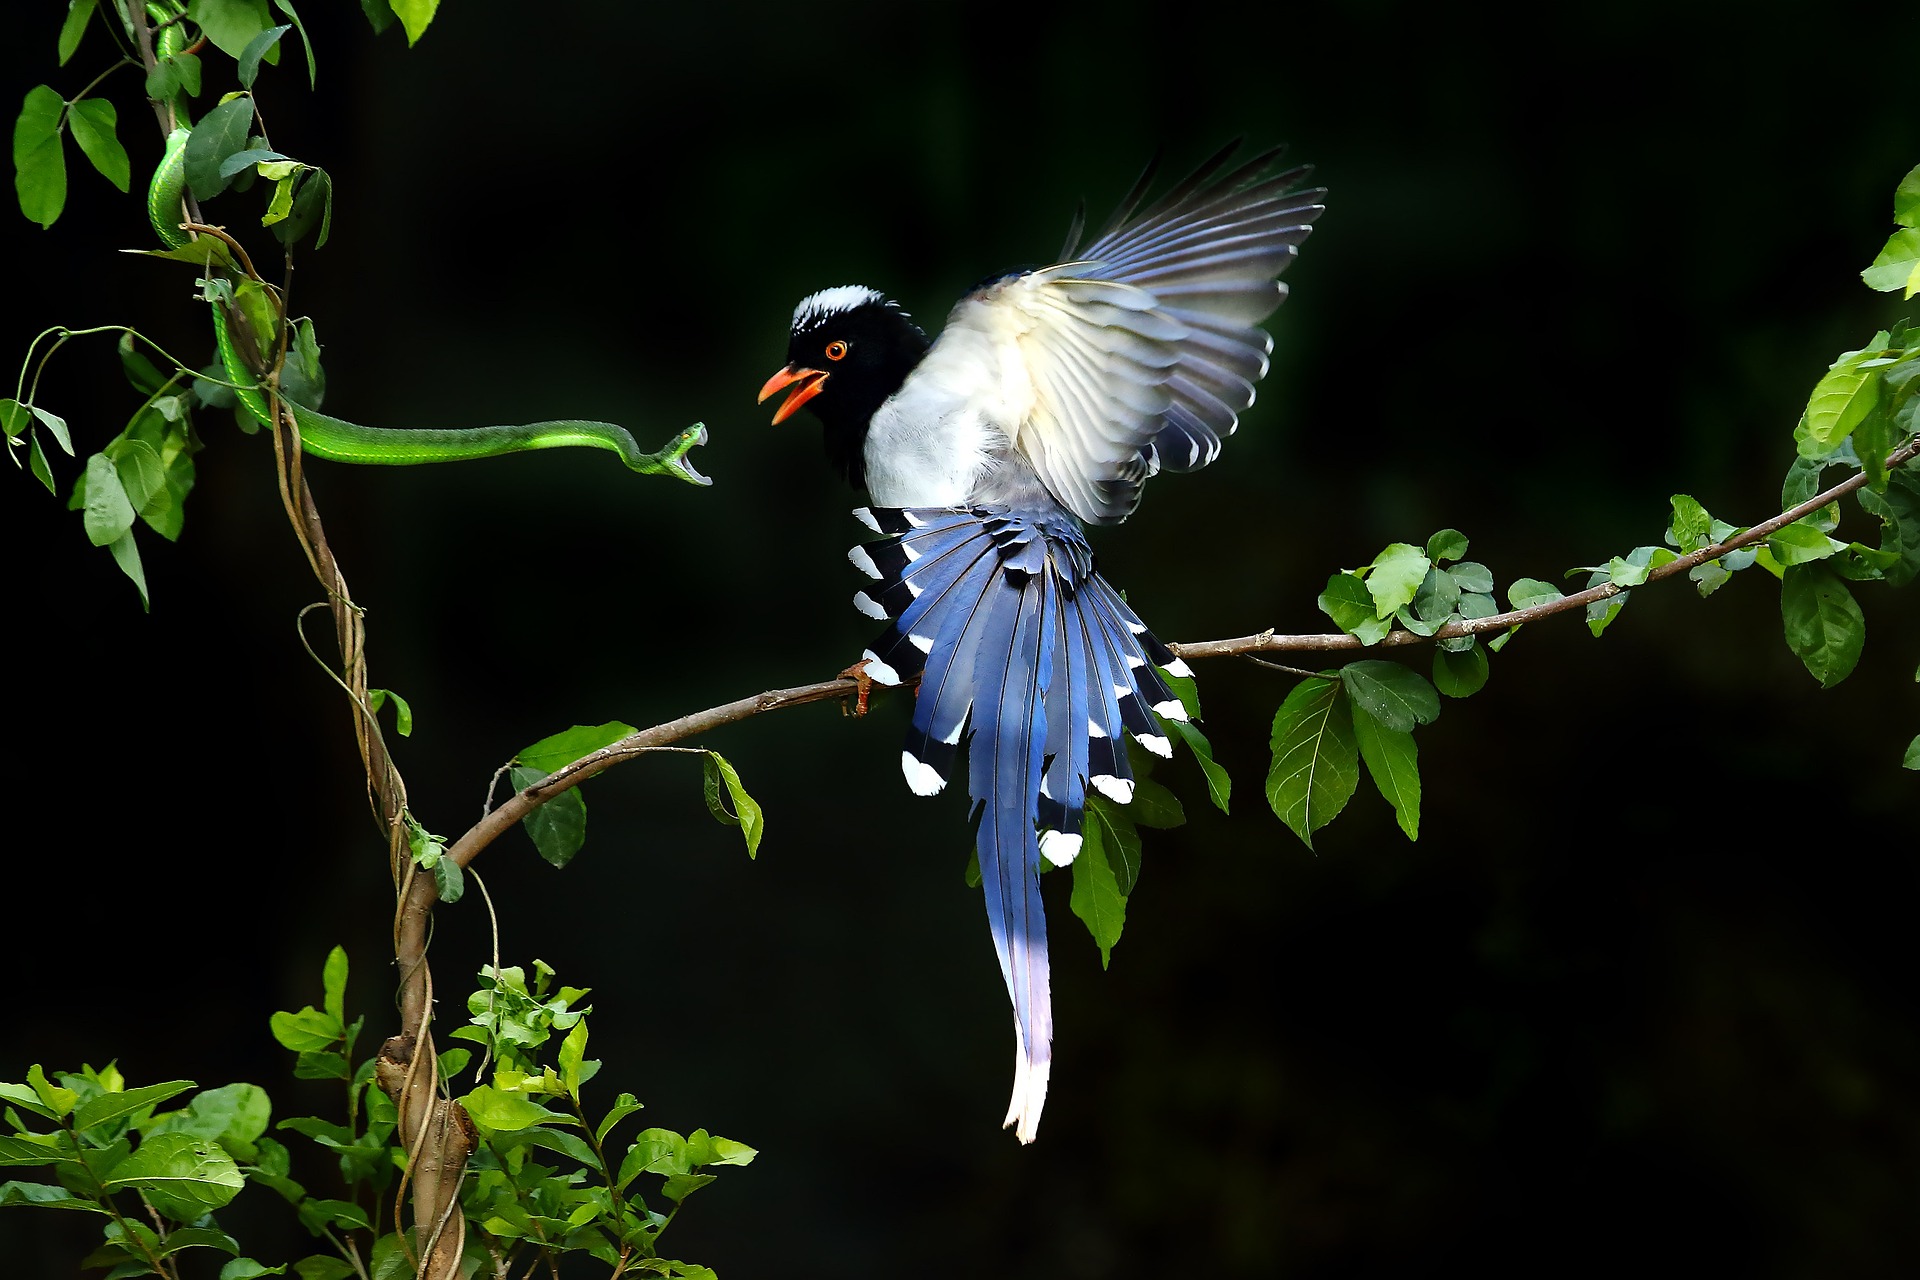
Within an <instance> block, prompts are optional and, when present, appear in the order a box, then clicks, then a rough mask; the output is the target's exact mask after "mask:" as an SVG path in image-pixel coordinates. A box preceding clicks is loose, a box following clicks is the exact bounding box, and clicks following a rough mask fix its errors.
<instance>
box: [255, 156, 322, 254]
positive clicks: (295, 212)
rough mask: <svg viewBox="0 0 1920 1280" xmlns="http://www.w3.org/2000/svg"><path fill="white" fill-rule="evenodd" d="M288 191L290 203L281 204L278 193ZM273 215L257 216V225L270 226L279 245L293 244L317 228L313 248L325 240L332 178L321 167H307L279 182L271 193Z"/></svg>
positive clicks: (320, 247)
mask: <svg viewBox="0 0 1920 1280" xmlns="http://www.w3.org/2000/svg"><path fill="white" fill-rule="evenodd" d="M288 191H291V192H292V200H291V202H290V204H289V205H288V206H287V207H285V208H282V207H281V204H280V197H281V194H282V193H284V192H288ZM274 210H275V211H276V213H275V215H274V216H269V217H266V218H262V219H260V225H261V226H272V227H273V235H274V238H275V239H276V240H278V241H279V242H280V243H281V244H283V245H293V244H296V243H298V242H299V241H301V240H303V239H305V238H306V236H307V233H309V232H311V231H313V230H314V229H315V228H316V227H317V228H319V232H320V234H319V236H318V237H317V238H316V239H315V240H314V248H316V249H323V248H325V247H326V244H327V228H328V227H329V226H330V225H331V224H332V221H333V179H332V178H331V177H329V176H328V174H327V171H326V170H325V169H314V168H307V169H303V170H301V171H300V172H299V173H297V174H294V175H293V176H292V177H290V178H287V179H286V180H284V181H283V182H281V183H280V186H279V189H278V190H277V191H276V192H275V194H274Z"/></svg>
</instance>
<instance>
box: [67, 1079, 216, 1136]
mask: <svg viewBox="0 0 1920 1280" xmlns="http://www.w3.org/2000/svg"><path fill="white" fill-rule="evenodd" d="M193 1087H194V1083H193V1081H191V1080H168V1081H165V1082H163V1083H161V1084H149V1085H142V1086H141V1087H140V1088H138V1089H125V1090H121V1091H119V1092H112V1093H102V1094H99V1095H98V1096H96V1097H93V1098H89V1099H88V1100H87V1101H86V1102H84V1103H82V1104H81V1105H80V1106H79V1107H78V1108H77V1109H76V1110H75V1111H74V1113H73V1127H74V1128H76V1129H91V1128H93V1126H94V1125H97V1124H105V1123H106V1122H107V1121H109V1120H118V1119H119V1118H120V1117H121V1116H126V1115H132V1114H133V1113H134V1112H136V1111H138V1110H140V1109H141V1108H142V1107H149V1106H154V1105H156V1104H158V1103H162V1102H165V1101H166V1100H167V1099H168V1098H172V1097H176V1096H178V1095H179V1094H182V1093H185V1092H186V1091H187V1090H189V1089H191V1088H193Z"/></svg>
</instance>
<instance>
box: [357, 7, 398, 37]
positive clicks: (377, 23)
mask: <svg viewBox="0 0 1920 1280" xmlns="http://www.w3.org/2000/svg"><path fill="white" fill-rule="evenodd" d="M360 12H362V13H364V14H366V15H367V22H368V24H369V25H371V26H372V27H373V34H375V35H379V34H380V33H381V32H383V31H385V30H386V29H387V28H388V27H390V26H392V25H393V18H394V13H393V7H392V6H391V5H390V4H388V3H387V0H360Z"/></svg>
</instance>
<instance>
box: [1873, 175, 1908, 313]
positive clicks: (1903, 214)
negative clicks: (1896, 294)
mask: <svg viewBox="0 0 1920 1280" xmlns="http://www.w3.org/2000/svg"><path fill="white" fill-rule="evenodd" d="M1893 220H1894V222H1895V223H1897V224H1898V225H1899V227H1900V230H1898V231H1896V232H1894V233H1893V234H1892V235H1891V236H1889V237H1888V238H1887V243H1886V245H1885V246H1884V247H1883V248H1882V249H1881V250H1880V253H1879V256H1878V257H1876V258H1874V260H1873V263H1872V265H1870V266H1869V267H1867V269H1866V270H1865V271H1862V272H1861V273H1860V278H1861V279H1862V280H1864V281H1866V283H1867V286H1868V287H1869V288H1873V289H1879V290H1881V291H1883V292H1888V293H1891V292H1893V291H1895V290H1899V291H1900V293H1901V296H1902V297H1906V298H1911V297H1912V296H1913V295H1914V294H1915V293H1916V292H1920V165H1916V166H1915V167H1914V168H1913V169H1911V170H1909V171H1908V172H1907V176H1906V177H1904V178H1902V179H1901V180H1900V186H1899V187H1898V188H1897V189H1896V190H1895V191H1894V193H1893Z"/></svg>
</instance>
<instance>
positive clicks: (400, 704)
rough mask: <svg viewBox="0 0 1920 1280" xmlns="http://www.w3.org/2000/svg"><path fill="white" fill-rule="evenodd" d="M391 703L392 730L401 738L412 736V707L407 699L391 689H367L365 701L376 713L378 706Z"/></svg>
mask: <svg viewBox="0 0 1920 1280" xmlns="http://www.w3.org/2000/svg"><path fill="white" fill-rule="evenodd" d="M389 701H391V702H392V703H393V731H394V732H395V733H397V734H399V735H400V736H401V737H403V738H408V737H412V736H413V708H412V707H411V706H409V705H408V704H407V700H406V699H405V698H403V697H401V696H400V695H399V694H397V693H395V692H394V691H393V690H391V689H369V690H367V702H368V703H369V704H370V705H371V707H372V709H373V711H374V712H375V713H376V714H377V713H378V712H379V710H380V708H382V707H384V706H386V705H387V703H388V702H389Z"/></svg>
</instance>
